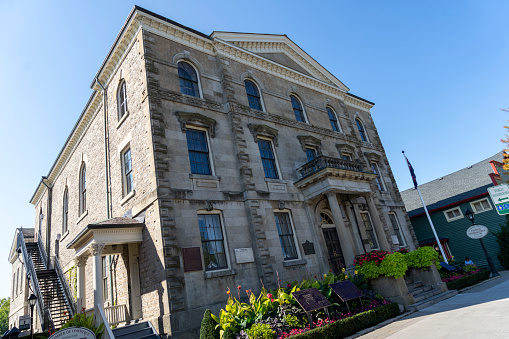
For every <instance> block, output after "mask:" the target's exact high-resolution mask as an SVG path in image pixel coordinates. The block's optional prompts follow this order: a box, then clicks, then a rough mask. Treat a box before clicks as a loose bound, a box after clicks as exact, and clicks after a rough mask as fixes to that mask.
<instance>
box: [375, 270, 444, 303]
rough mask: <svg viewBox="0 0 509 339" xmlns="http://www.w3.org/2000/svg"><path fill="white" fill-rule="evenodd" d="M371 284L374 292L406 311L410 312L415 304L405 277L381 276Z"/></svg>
mask: <svg viewBox="0 0 509 339" xmlns="http://www.w3.org/2000/svg"><path fill="white" fill-rule="evenodd" d="M435 269H436V268H435ZM369 283H370V284H371V288H372V289H373V291H375V292H376V293H380V295H382V296H383V297H384V298H385V299H388V300H390V301H392V302H395V303H398V304H400V305H403V307H404V308H405V311H408V306H409V305H412V304H415V300H414V297H413V296H412V295H411V294H410V293H408V287H407V286H406V283H405V279H403V277H401V278H398V279H394V278H391V277H386V276H379V277H378V278H376V279H372V280H370V282H369Z"/></svg>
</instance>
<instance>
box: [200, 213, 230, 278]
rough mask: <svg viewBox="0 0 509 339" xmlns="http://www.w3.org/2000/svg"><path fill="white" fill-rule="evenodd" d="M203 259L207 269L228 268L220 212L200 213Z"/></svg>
mask: <svg viewBox="0 0 509 339" xmlns="http://www.w3.org/2000/svg"><path fill="white" fill-rule="evenodd" d="M198 224H199V227H200V237H201V245H202V250H203V260H204V262H205V269H206V270H207V271H212V270H218V269H224V268H228V262H227V260H226V251H225V245H224V235H223V228H222V226H221V217H220V215H219V214H200V215H198Z"/></svg>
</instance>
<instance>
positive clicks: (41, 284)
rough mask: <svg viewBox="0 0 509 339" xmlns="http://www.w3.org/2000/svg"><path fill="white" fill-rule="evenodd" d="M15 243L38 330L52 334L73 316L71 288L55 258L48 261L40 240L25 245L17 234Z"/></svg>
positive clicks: (74, 310) (74, 308)
mask: <svg viewBox="0 0 509 339" xmlns="http://www.w3.org/2000/svg"><path fill="white" fill-rule="evenodd" d="M17 242H18V244H17V245H18V247H17V250H18V253H19V254H21V255H22V256H23V262H24V264H25V269H26V273H27V278H29V279H30V280H29V283H30V289H31V291H32V293H33V294H34V295H35V296H36V297H37V304H36V305H37V314H38V317H39V321H40V323H41V324H42V329H43V330H44V331H48V330H49V331H51V332H54V331H55V330H58V329H59V328H60V327H61V326H62V325H63V324H64V323H65V322H67V321H68V320H69V319H70V318H71V317H73V316H74V314H75V313H76V304H75V302H74V298H73V297H72V293H71V289H70V288H69V285H68V284H67V280H66V279H65V278H64V275H63V272H62V268H61V267H60V263H59V261H58V258H57V257H51V258H50V260H48V258H47V256H46V252H45V251H44V246H43V244H42V242H41V239H40V238H38V240H37V242H25V239H24V237H23V232H19V233H18V239H17ZM34 317H35V316H34Z"/></svg>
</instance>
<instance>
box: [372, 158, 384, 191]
mask: <svg viewBox="0 0 509 339" xmlns="http://www.w3.org/2000/svg"><path fill="white" fill-rule="evenodd" d="M371 169H372V170H373V173H375V174H376V184H377V185H378V189H379V190H380V191H385V186H384V183H383V180H382V175H381V174H380V168H379V167H378V163H377V162H375V161H372V162H371Z"/></svg>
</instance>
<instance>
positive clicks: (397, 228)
mask: <svg viewBox="0 0 509 339" xmlns="http://www.w3.org/2000/svg"><path fill="white" fill-rule="evenodd" d="M389 219H390V220H391V224H392V228H393V229H394V234H395V235H396V236H397V237H398V241H399V246H406V243H405V238H404V237H403V234H402V233H401V228H400V226H399V221H398V218H397V216H396V214H395V213H389Z"/></svg>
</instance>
